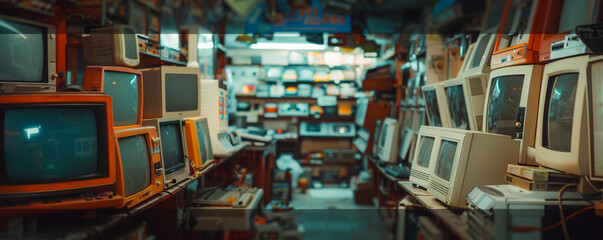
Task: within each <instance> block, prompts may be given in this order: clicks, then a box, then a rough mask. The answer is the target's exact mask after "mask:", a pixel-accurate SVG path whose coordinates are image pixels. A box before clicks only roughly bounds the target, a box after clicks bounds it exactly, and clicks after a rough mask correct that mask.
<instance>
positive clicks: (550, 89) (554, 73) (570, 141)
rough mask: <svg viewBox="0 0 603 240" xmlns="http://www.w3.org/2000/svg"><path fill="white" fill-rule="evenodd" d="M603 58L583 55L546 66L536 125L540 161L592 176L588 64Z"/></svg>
mask: <svg viewBox="0 0 603 240" xmlns="http://www.w3.org/2000/svg"><path fill="white" fill-rule="evenodd" d="M602 59H603V56H592V55H583V56H578V57H571V58H566V59H561V60H557V61H554V62H550V63H547V64H546V65H545V66H544V72H543V74H542V87H541V89H542V90H541V91H540V104H539V107H538V127H537V128H536V162H537V163H538V164H540V165H543V166H545V167H549V168H553V169H556V170H560V171H563V172H567V173H571V174H575V175H581V176H587V175H589V171H588V168H589V149H588V147H589V145H588V144H587V143H588V140H589V119H588V113H587V109H588V108H587V104H588V101H587V98H586V86H587V79H588V67H589V66H590V64H589V63H595V62H598V61H601V60H602ZM592 80H593V81H595V80H598V79H592ZM595 124H596V123H595ZM597 147H598V146H596V147H595V148H597Z"/></svg>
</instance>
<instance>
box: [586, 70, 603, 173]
mask: <svg viewBox="0 0 603 240" xmlns="http://www.w3.org/2000/svg"><path fill="white" fill-rule="evenodd" d="M602 61H603V58H597V59H593V60H592V61H590V62H589V63H588V67H587V73H588V75H587V88H586V89H587V92H586V94H587V95H586V99H587V101H588V122H589V125H588V127H589V131H588V132H589V135H590V139H589V140H590V141H589V151H590V152H589V154H590V155H589V161H588V169H589V171H588V172H589V175H588V176H589V178H590V179H591V180H594V181H603V175H599V176H597V175H596V174H595V167H596V166H595V161H596V158H595V151H594V149H595V147H596V146H595V139H594V137H595V134H594V133H593V129H595V128H594V121H593V116H594V115H593V113H594V110H593V107H594V104H593V98H592V96H593V92H592V90H593V83H592V82H593V79H592V71H591V67H592V64H594V63H601V62H602Z"/></svg>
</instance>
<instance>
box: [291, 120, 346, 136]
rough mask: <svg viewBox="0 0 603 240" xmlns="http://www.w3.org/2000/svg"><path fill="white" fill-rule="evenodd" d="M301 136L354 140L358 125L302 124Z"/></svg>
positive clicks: (334, 123)
mask: <svg viewBox="0 0 603 240" xmlns="http://www.w3.org/2000/svg"><path fill="white" fill-rule="evenodd" d="M299 136H301V137H338V138H352V137H354V136H356V125H354V123H348V122H329V123H327V122H300V123H299Z"/></svg>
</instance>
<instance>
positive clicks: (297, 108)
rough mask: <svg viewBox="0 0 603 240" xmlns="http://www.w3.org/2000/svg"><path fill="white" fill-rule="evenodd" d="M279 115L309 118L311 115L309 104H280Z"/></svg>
mask: <svg viewBox="0 0 603 240" xmlns="http://www.w3.org/2000/svg"><path fill="white" fill-rule="evenodd" d="M278 115H279V116H285V117H307V116H309V115H310V104H308V103H279V104H278Z"/></svg>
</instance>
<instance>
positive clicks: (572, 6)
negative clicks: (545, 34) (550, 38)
mask: <svg viewBox="0 0 603 240" xmlns="http://www.w3.org/2000/svg"><path fill="white" fill-rule="evenodd" d="M590 3H591V1H587V0H582V1H570V0H565V1H563V7H562V8H561V17H559V29H558V30H557V31H558V32H565V31H573V30H574V29H575V28H576V26H578V25H584V24H587V23H588V16H589V14H588V13H589V11H590Z"/></svg>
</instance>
